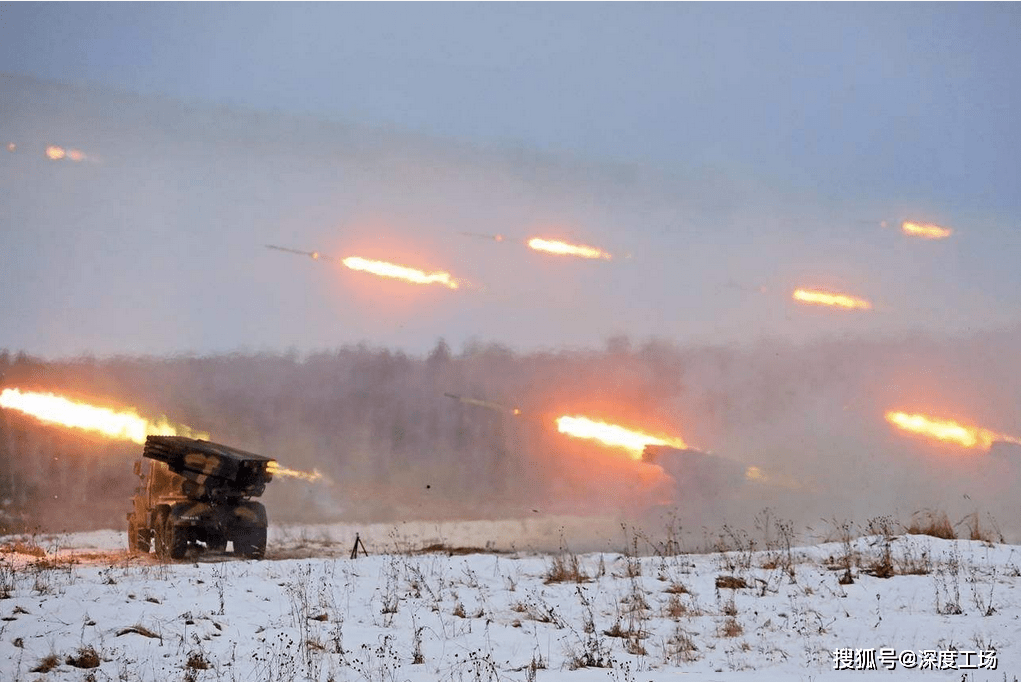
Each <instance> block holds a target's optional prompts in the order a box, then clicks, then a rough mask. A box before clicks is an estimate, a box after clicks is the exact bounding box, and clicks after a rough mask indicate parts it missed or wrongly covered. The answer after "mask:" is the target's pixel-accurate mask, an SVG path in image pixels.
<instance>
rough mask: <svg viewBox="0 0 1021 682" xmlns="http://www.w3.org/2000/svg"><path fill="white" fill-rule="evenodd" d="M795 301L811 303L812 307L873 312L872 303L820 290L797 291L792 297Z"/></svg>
mask: <svg viewBox="0 0 1021 682" xmlns="http://www.w3.org/2000/svg"><path fill="white" fill-rule="evenodd" d="M791 297H792V298H793V299H794V300H795V301H800V302H802V303H809V304H812V305H825V306H830V307H832V308H843V309H845V310H871V309H872V303H870V302H869V301H867V300H865V299H864V298H858V297H857V296H850V295H848V294H838V293H832V292H829V291H819V290H818V289H795V290H794V294H793V295H792V296H791Z"/></svg>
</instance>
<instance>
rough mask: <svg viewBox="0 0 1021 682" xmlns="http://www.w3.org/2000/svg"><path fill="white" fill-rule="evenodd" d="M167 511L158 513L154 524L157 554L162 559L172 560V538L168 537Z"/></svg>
mask: <svg viewBox="0 0 1021 682" xmlns="http://www.w3.org/2000/svg"><path fill="white" fill-rule="evenodd" d="M168 516H169V515H168V514H167V512H165V511H161V512H159V513H157V514H156V521H155V523H154V524H153V532H154V536H155V540H156V556H157V557H159V559H160V561H169V560H170V538H168V537H167V530H168V529H167V517H168Z"/></svg>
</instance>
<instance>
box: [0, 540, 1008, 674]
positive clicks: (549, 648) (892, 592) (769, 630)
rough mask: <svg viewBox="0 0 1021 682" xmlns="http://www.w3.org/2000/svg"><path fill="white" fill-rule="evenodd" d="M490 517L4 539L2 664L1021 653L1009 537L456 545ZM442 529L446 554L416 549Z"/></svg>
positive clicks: (761, 659) (939, 668) (278, 668)
mask: <svg viewBox="0 0 1021 682" xmlns="http://www.w3.org/2000/svg"><path fill="white" fill-rule="evenodd" d="M493 523H495V524H497V525H495V526H492V527H490V526H486V527H484V528H483V529H482V530H481V531H480V529H479V527H478V526H477V525H476V526H474V527H473V526H472V524H467V523H466V524H464V526H463V528H462V529H461V531H458V530H457V528H458V527H457V526H456V524H454V525H449V526H447V527H445V528H440V527H439V526H437V525H433V526H431V528H432V530H428V531H416V532H411V531H409V530H408V529H407V528H404V529H401V528H397V529H391V531H390V533H389V534H387V533H384V532H383V529H382V528H381V527H378V528H369V529H365V528H363V529H362V530H363V538H365V537H369V536H374V539H373V541H370V542H369V543H367V544H368V545H369V548H370V550H372V551H373V553H372V554H371V555H369V556H367V557H364V556H363V557H359V558H357V559H350V558H349V557H348V556H347V554H348V552H349V551H350V547H351V541H353V533H354V529H353V528H349V527H344V526H320V527H302V528H281V527H274V528H272V529H271V534H270V548H269V555H268V558H267V560H264V561H242V560H235V559H233V558H231V557H229V556H221V557H204V558H201V559H199V560H196V561H190V562H186V563H180V564H170V565H167V564H161V563H159V562H157V561H155V559H153V558H150V557H132V556H129V555H128V554H127V553H126V552H123V551H122V550H121V548H122V547H123V545H124V536H123V533H120V532H114V531H109V532H98V533H82V534H73V535H62V536H46V537H35V538H23V537H22V538H16V537H8V538H0V680H4V681H6V680H36V679H46V680H82V679H95V680H154V681H162V680H252V681H269V680H369V681H372V680H379V681H381V682H398V681H403V680H412V681H417V680H446V679H453V680H530V679H538V680H550V679H566V680H572V681H577V682H585V681H588V680H617V681H625V680H674V679H678V678H679V677H681V678H684V677H687V678H698V679H706V680H724V681H725V680H751V679H756V680H759V679H762V680H827V681H829V680H848V681H851V680H868V679H879V678H882V679H884V680H885V679H892V678H894V677H904V678H910V679H935V680H941V679H942V680H961V679H962V678H963V679H965V680H968V681H972V680H976V681H977V680H996V681H997V682H1000V681H1002V680H1004V679H1006V680H1007V681H1008V682H1010V681H1012V680H1014V679H1016V678H1015V677H1014V675H1015V674H1016V673H1017V671H1018V670H1021V619H1019V615H1021V591H1019V589H1018V586H1019V584H1021V553H1019V552H1018V551H1016V549H1015V547H1012V546H1010V545H991V544H988V543H983V542H979V541H966V540H940V539H936V538H933V537H929V536H921V535H911V536H907V535H900V536H896V537H884V536H879V535H877V536H869V537H859V538H855V539H853V540H851V539H848V538H845V541H844V542H836V543H827V544H820V545H816V546H809V547H798V548H794V549H786V548H784V547H783V546H781V545H780V543H777V542H774V543H771V544H772V546H771V548H770V549H767V550H762V551H751V550H750V549H747V548H744V549H742V547H741V545H742V543H741V542H740V541H737V542H736V543H735V547H734V548H732V549H731V550H730V551H720V552H714V553H703V554H670V555H659V556H657V555H655V554H653V555H649V556H634V555H633V553H625V554H622V553H617V552H602V553H589V554H581V555H575V554H572V553H570V552H567V551H564V552H558V553H552V554H537V553H532V552H529V551H525V550H523V549H520V548H519V549H517V550H516V551H502V552H497V551H488V552H480V553H470V552H468V548H470V547H478V545H477V544H475V543H473V542H471V540H473V539H475V538H479V537H484V536H485V535H486V533H489V532H496V531H501V530H504V529H503V528H502V527H500V526H499V523H500V522H493ZM533 523H534V522H533ZM422 528H426V526H424V525H423V526H422ZM459 532H463V534H462V535H458V533H459ZM434 535H435V536H436V537H433V536H434ZM437 538H440V540H441V541H442V543H443V544H444V545H445V547H446V548H447V551H443V550H439V549H433V550H432V551H426V552H423V551H421V550H422V549H423V548H424V547H427V546H428V545H431V544H434V542H435V541H436V540H437ZM618 544H622V543H618ZM635 546H637V544H636V545H635ZM384 547H385V548H386V551H385V553H380V552H381V550H383V549H384ZM482 548H483V549H486V548H485V547H484V546H483V547H482ZM490 549H494V547H490ZM497 549H499V548H497ZM639 549H641V547H639ZM462 552H464V553H462ZM293 557H298V558H293ZM848 566H849V567H850V568H848ZM873 574H875V575H873ZM889 574H892V575H891V576H890V577H880V576H884V575H889ZM842 578H844V580H843V581H842V580H841V579H842ZM847 578H850V581H851V582H849V583H848V582H847ZM844 583H847V584H844ZM838 650H839V652H838ZM870 651H871V652H872V654H869V652H870ZM835 652H838V653H835ZM905 652H911V653H905ZM930 652H931V653H930ZM889 658H893V659H895V669H894V670H892V671H887V670H884V667H885V666H886V665H888V663H887V662H886V661H887V660H888V659H889ZM90 659H92V660H90ZM912 659H914V666H913V667H907V664H910V663H911V662H912ZM873 661H874V664H875V668H876V670H875V671H871V672H869V671H863V670H855V669H854V668H860V667H866V666H870V665H871V664H872V663H873ZM75 663H77V664H78V666H81V665H85V664H88V665H93V666H95V667H76V665H75ZM991 665H995V666H996V667H995V669H990V666H991ZM837 666H840V667H844V668H850V669H840V670H836V669H835V667H837ZM951 666H953V667H951ZM969 666H974V667H969ZM47 669H48V670H47ZM33 670H37V671H38V672H33ZM44 670H46V671H45V672H43V671H44Z"/></svg>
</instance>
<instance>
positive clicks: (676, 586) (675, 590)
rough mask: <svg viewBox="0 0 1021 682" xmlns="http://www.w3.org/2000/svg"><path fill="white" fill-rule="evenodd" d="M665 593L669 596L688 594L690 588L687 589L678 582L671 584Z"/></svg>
mask: <svg viewBox="0 0 1021 682" xmlns="http://www.w3.org/2000/svg"><path fill="white" fill-rule="evenodd" d="M663 591H664V592H666V593H667V594H688V588H687V587H685V585H684V583H680V582H677V581H676V580H675V581H673V582H672V583H670V584H669V585H668V586H667V588H666V589H665V590H663Z"/></svg>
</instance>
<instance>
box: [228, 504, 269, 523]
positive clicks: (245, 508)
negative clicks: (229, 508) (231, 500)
mask: <svg viewBox="0 0 1021 682" xmlns="http://www.w3.org/2000/svg"><path fill="white" fill-rule="evenodd" d="M234 518H236V519H237V520H238V521H239V522H240V523H242V524H244V525H246V526H254V527H256V528H265V527H267V526H268V525H269V517H268V516H267V515H266V507H264V506H263V505H262V504H261V503H260V502H253V501H251V500H247V501H245V502H242V503H241V504H239V505H238V506H237V507H235V508H234Z"/></svg>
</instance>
